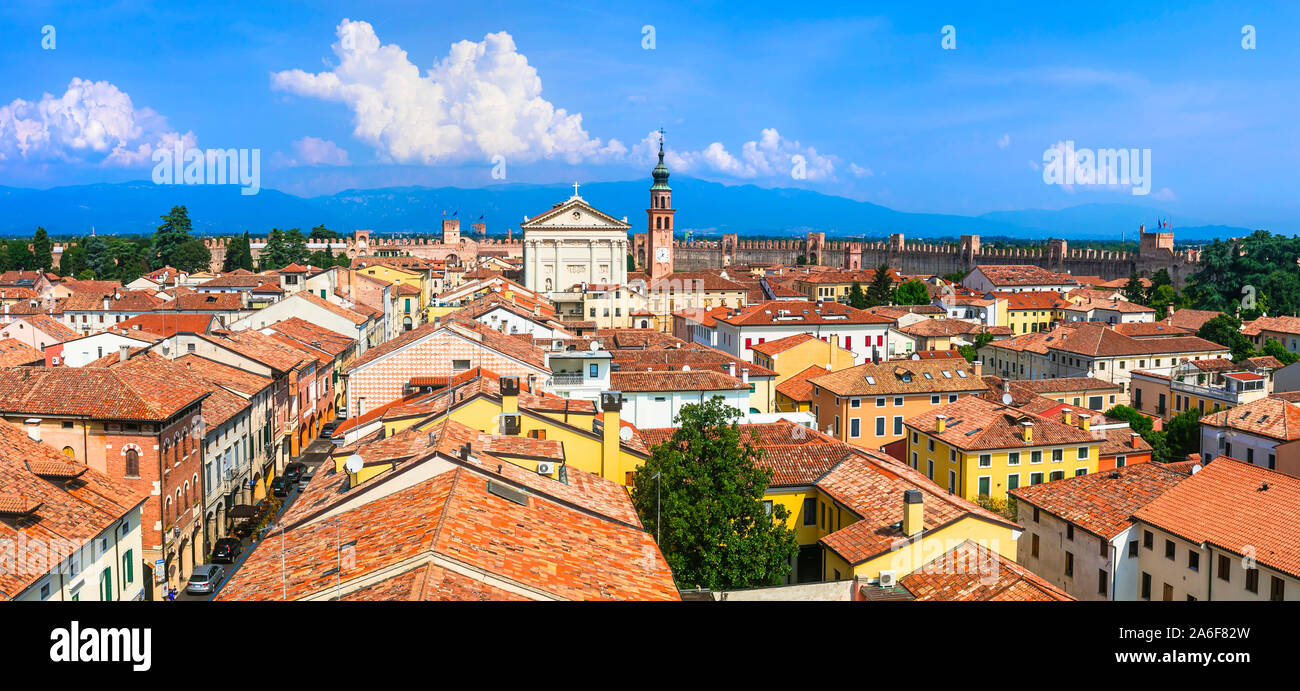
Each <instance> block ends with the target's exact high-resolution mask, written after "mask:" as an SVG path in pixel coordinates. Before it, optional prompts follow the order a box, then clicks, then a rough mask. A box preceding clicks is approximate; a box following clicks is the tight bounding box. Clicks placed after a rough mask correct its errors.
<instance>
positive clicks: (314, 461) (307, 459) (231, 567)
mask: <svg viewBox="0 0 1300 691" xmlns="http://www.w3.org/2000/svg"><path fill="white" fill-rule="evenodd" d="M333 447H334V445H333V444H331V443H330V441H329V440H328V439H321V438H318V439H315V440H313V441H312V443H311V444H309V445H308V446H307V451H306V453H304V454H302V455H301V456H298V457H297V458H294V459H291V461H290V462H294V461H297V462H299V463H302V464H303V465H305V466H307V469H306V470H305V471H304V472H303V476H302V480H301V481H300V482H299V483H298V485H297V486H296V487H295V488H294V490H293V492H291V493H290V494H289V496H288V497H286V498H285V502H284V505H283V507H282V508H281V509H280V513H281V514H283V513H284V512H285V511H287V510H288V509H289V507H290V506H292V505H293V503H294V502H295V501H297V500H298V495H299V494H300V490H301V488H302V487H305V486H306V484H307V483H308V482H309V481H310V480H311V478H312V477H314V476H315V475H316V472H317V471H318V470H319V469H320V468H321V466H322V465H323V464H324V463H325V460H326V458H328V456H329V451H330V449H332V448H333ZM242 543H243V546H244V549H243V551H242V552H240V554H239V557H238V558H237V559H236V560H235V562H234V563H233V564H222V565H221V566H222V567H223V568H225V569H226V575H225V577H224V578H223V579H222V583H221V584H222V585H223V586H224V585H225V582H226V581H228V580H230V577H231V576H233V575H234V574H235V572H236V571H237V570H238V569H239V567H240V566H242V565H243V563H244V559H245V558H246V557H247V556H248V554H249V553H250V552H252V550H253V547H254V546H255V545H256V544H257V543H258V540H255V539H254V538H253V537H252V536H250V537H246V538H243V540H242ZM218 591H219V589H218ZM214 596H215V593H209V594H204V595H191V594H190V593H187V592H185V588H184V587H182V588H181V590H180V592H178V593H177V594H176V601H177V602H204V601H207V600H211V599H212V598H213V597H214Z"/></svg>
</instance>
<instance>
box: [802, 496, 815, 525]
mask: <svg viewBox="0 0 1300 691" xmlns="http://www.w3.org/2000/svg"><path fill="white" fill-rule="evenodd" d="M803 524H804V525H817V500H816V499H813V498H811V497H810V498H808V499H805V500H803Z"/></svg>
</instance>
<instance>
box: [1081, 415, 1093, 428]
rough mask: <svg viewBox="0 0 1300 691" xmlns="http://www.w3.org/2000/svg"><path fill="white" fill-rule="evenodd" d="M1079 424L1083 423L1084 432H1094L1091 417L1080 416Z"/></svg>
mask: <svg viewBox="0 0 1300 691" xmlns="http://www.w3.org/2000/svg"><path fill="white" fill-rule="evenodd" d="M1079 422H1080V423H1082V425H1081V426H1082V427H1083V431H1085V432H1091V431H1092V416H1091V415H1080V416H1079Z"/></svg>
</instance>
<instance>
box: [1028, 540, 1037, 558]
mask: <svg viewBox="0 0 1300 691" xmlns="http://www.w3.org/2000/svg"><path fill="white" fill-rule="evenodd" d="M1029 553H1030V554H1032V555H1033V556H1034V557H1035V558H1037V557H1038V535H1034V536H1033V539H1032V540H1030V546H1029Z"/></svg>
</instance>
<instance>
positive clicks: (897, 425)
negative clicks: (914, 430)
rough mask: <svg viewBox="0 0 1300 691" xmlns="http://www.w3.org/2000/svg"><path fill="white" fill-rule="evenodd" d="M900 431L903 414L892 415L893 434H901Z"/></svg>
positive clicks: (901, 431)
mask: <svg viewBox="0 0 1300 691" xmlns="http://www.w3.org/2000/svg"><path fill="white" fill-rule="evenodd" d="M902 433H903V416H902V415H895V416H894V434H896V435H901V434H902Z"/></svg>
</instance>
